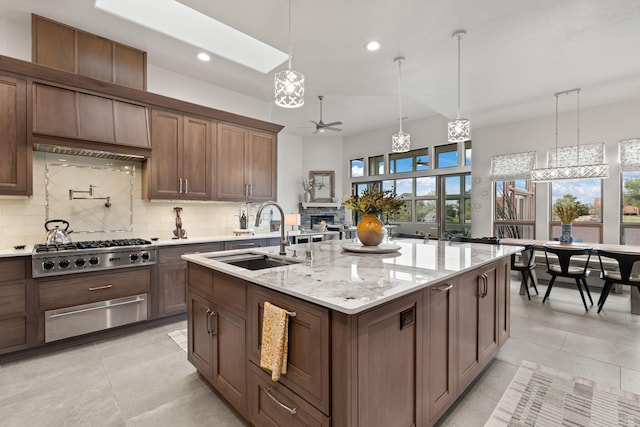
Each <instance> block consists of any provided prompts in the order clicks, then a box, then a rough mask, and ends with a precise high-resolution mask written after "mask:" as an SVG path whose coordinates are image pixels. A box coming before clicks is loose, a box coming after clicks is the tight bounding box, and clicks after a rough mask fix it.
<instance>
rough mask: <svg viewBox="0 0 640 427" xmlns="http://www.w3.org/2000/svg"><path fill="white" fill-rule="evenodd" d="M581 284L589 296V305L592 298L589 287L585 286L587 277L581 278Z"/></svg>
mask: <svg viewBox="0 0 640 427" xmlns="http://www.w3.org/2000/svg"><path fill="white" fill-rule="evenodd" d="M582 284H583V285H584V288H585V289H586V291H587V295H588V296H589V301H591V305H593V299H592V298H591V292H589V287H588V286H587V279H582Z"/></svg>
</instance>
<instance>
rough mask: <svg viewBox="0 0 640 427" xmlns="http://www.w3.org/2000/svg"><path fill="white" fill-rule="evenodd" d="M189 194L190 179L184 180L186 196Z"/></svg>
mask: <svg viewBox="0 0 640 427" xmlns="http://www.w3.org/2000/svg"><path fill="white" fill-rule="evenodd" d="M187 193H189V178H185V179H184V194H187Z"/></svg>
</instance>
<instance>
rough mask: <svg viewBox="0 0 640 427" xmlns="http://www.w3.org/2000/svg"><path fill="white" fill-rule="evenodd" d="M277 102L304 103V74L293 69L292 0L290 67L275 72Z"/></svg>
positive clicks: (289, 105)
mask: <svg viewBox="0 0 640 427" xmlns="http://www.w3.org/2000/svg"><path fill="white" fill-rule="evenodd" d="M274 82H275V103H276V105H277V106H279V107H283V108H298V107H302V106H303V105H304V75H303V74H302V73H300V72H298V71H295V70H292V69H291V0H289V68H287V69H286V70H282V71H278V72H277V73H276V74H275V79H274Z"/></svg>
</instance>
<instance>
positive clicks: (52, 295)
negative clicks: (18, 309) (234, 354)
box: [36, 266, 151, 311]
mask: <svg viewBox="0 0 640 427" xmlns="http://www.w3.org/2000/svg"><path fill="white" fill-rule="evenodd" d="M36 282H37V283H38V298H39V304H38V308H39V310H40V311H45V310H53V309H58V308H64V307H73V306H76V305H81V304H89V303H93V302H99V301H106V300H111V299H114V298H122V297H128V296H132V295H139V294H149V293H150V289H151V266H149V267H136V268H123V269H119V270H111V271H109V272H105V273H87V274H79V275H73V276H71V275H70V276H64V277H55V278H51V279H38V280H37V281H36Z"/></svg>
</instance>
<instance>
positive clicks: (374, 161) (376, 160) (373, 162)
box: [369, 156, 384, 176]
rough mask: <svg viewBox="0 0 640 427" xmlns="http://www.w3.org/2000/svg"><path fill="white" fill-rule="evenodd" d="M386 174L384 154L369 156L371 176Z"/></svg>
mask: <svg viewBox="0 0 640 427" xmlns="http://www.w3.org/2000/svg"><path fill="white" fill-rule="evenodd" d="M383 174H384V156H373V157H369V176H375V175H383Z"/></svg>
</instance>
